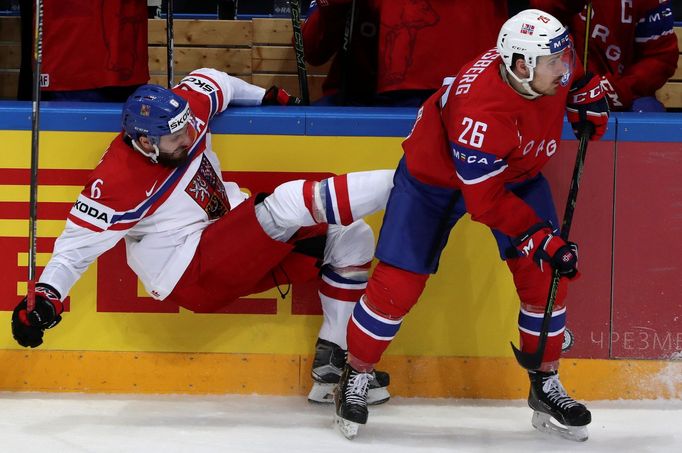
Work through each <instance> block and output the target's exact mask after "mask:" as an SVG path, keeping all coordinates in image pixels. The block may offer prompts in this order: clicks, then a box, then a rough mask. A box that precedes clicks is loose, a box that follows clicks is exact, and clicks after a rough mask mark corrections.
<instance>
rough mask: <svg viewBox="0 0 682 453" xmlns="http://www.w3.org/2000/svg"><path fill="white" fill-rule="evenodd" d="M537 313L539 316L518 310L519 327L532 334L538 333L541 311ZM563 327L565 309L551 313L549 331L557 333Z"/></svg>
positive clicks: (540, 324)
mask: <svg viewBox="0 0 682 453" xmlns="http://www.w3.org/2000/svg"><path fill="white" fill-rule="evenodd" d="M537 315H539V317H536V316H531V315H530V314H528V313H526V312H523V311H519V328H521V329H522V330H524V331H526V332H528V333H530V334H532V335H536V336H537V335H540V330H541V329H542V316H543V313H537ZM564 327H566V309H561V310H559V311H556V312H554V313H552V319H551V320H550V322H549V333H550V334H552V333H558V332H559V331H561V329H563V328H564Z"/></svg>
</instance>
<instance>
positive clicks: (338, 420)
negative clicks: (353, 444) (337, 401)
mask: <svg viewBox="0 0 682 453" xmlns="http://www.w3.org/2000/svg"><path fill="white" fill-rule="evenodd" d="M334 422H335V424H336V427H337V428H338V429H339V431H340V432H341V434H343V437H345V438H346V439H349V440H353V439H355V436H357V435H358V429H359V428H360V424H359V423H355V422H351V421H350V420H346V419H344V418H342V417H339V416H338V415H336V414H334Z"/></svg>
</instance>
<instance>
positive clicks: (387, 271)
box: [365, 263, 429, 319]
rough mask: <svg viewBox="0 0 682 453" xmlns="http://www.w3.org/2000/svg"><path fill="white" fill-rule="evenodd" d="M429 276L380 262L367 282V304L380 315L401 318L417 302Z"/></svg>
mask: <svg viewBox="0 0 682 453" xmlns="http://www.w3.org/2000/svg"><path fill="white" fill-rule="evenodd" d="M428 278H429V275H428V274H416V273H414V272H410V271H405V270H402V269H399V268H397V267H393V266H390V265H388V264H384V263H379V264H378V265H377V267H376V268H375V269H374V273H373V274H372V278H370V280H369V282H368V283H367V291H366V293H365V294H366V296H367V297H366V298H365V304H366V305H367V307H368V308H369V309H371V310H372V311H373V312H375V313H376V314H378V315H380V316H383V317H385V318H388V319H400V318H402V317H404V316H405V315H406V314H407V313H408V312H409V311H410V309H411V308H412V307H413V306H414V304H416V303H417V301H418V300H419V296H421V294H422V292H423V291H424V286H426V280H428Z"/></svg>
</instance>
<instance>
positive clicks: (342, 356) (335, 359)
mask: <svg viewBox="0 0 682 453" xmlns="http://www.w3.org/2000/svg"><path fill="white" fill-rule="evenodd" d="M345 364H346V351H344V350H343V349H341V348H340V347H339V346H338V345H336V344H334V343H332V342H330V341H326V340H322V339H321V338H318V339H317V344H316V345H315V359H314V360H313V370H312V375H313V387H312V388H311V389H310V393H308V401H310V402H311V403H328V404H331V403H333V402H334V388H335V387H336V384H338V383H339V378H341V372H342V371H343V367H344V366H345ZM372 373H373V374H374V379H373V380H372V381H371V382H370V384H369V392H368V394H367V404H369V405H376V404H382V403H385V402H386V401H388V400H389V398H390V397H391V395H390V394H389V393H388V389H387V388H386V387H388V384H389V383H390V376H389V375H388V373H385V372H383V371H374V372H372Z"/></svg>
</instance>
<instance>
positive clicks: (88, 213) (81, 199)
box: [69, 194, 115, 230]
mask: <svg viewBox="0 0 682 453" xmlns="http://www.w3.org/2000/svg"><path fill="white" fill-rule="evenodd" d="M114 214H115V211H114V210H113V209H111V208H108V207H106V206H104V205H103V204H100V203H98V202H96V201H95V200H91V199H90V198H87V197H85V196H83V194H81V195H79V196H78V199H77V200H76V203H74V205H73V207H72V208H71V211H70V212H69V220H72V221H74V222H76V223H77V224H79V225H82V226H86V227H89V228H90V229H95V230H106V229H108V228H109V227H110V226H111V221H112V217H113V215H114ZM84 223H85V225H83V224H84ZM93 227H94V228H93Z"/></svg>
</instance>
